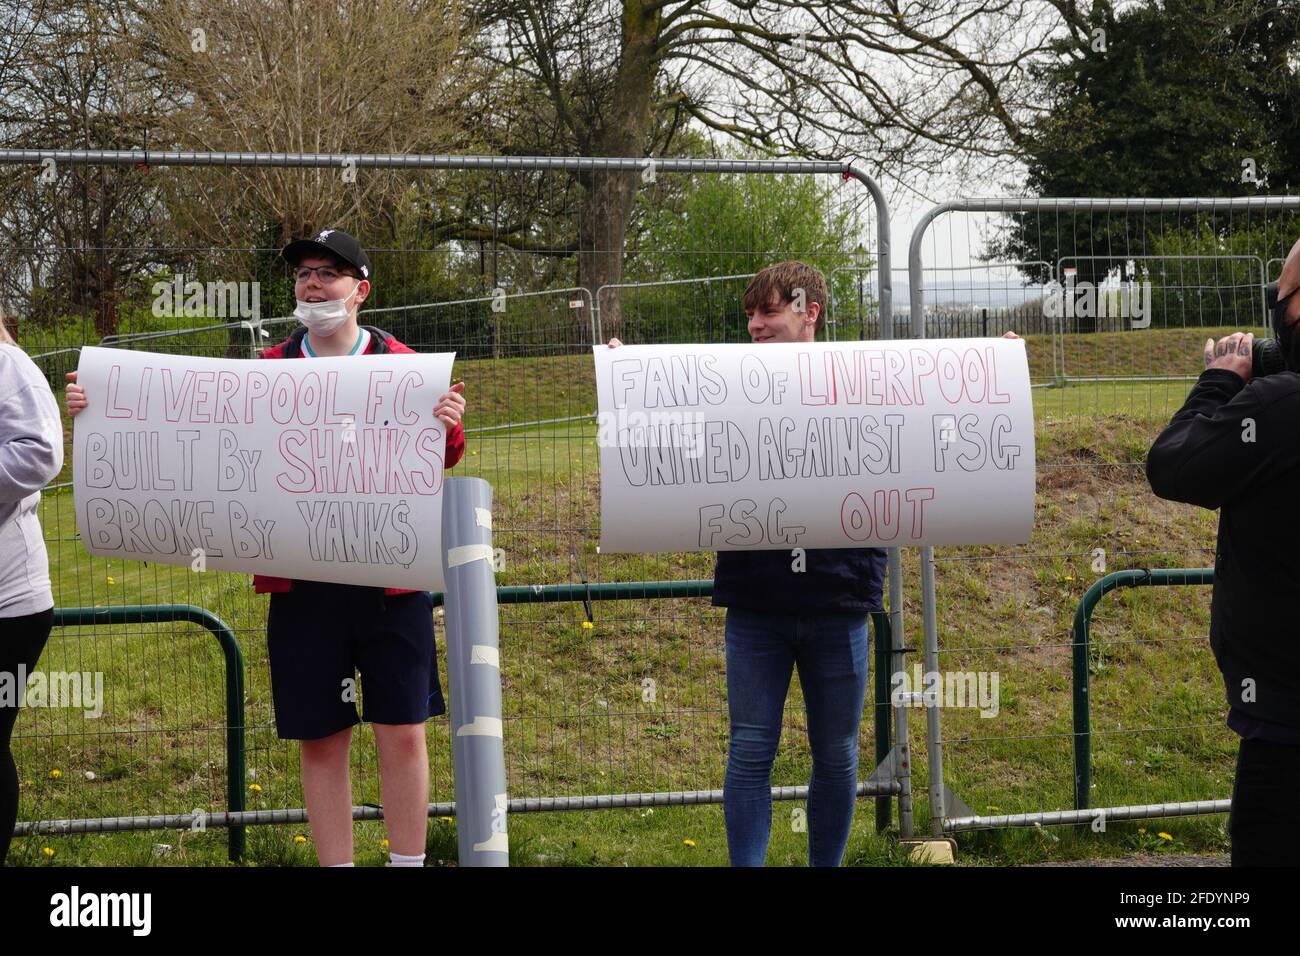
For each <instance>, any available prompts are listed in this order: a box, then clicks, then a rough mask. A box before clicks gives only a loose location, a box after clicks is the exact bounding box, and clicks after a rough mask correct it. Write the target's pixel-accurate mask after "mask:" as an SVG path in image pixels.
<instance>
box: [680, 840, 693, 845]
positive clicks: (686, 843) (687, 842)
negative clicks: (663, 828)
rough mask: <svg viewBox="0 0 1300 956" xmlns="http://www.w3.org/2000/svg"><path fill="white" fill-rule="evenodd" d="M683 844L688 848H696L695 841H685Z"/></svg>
mask: <svg viewBox="0 0 1300 956" xmlns="http://www.w3.org/2000/svg"><path fill="white" fill-rule="evenodd" d="M682 843H684V844H685V845H686V846H695V841H694V840H683V841H682Z"/></svg>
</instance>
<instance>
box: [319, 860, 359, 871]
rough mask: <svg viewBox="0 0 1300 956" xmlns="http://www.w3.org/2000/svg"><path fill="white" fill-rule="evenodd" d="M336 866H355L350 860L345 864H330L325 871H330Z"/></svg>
mask: <svg viewBox="0 0 1300 956" xmlns="http://www.w3.org/2000/svg"><path fill="white" fill-rule="evenodd" d="M336 866H356V864H355V863H353V862H352V861H351V860H348V862H346V863H331V864H330V865H329V866H328V867H326V869H328V870H332V869H334V867H336Z"/></svg>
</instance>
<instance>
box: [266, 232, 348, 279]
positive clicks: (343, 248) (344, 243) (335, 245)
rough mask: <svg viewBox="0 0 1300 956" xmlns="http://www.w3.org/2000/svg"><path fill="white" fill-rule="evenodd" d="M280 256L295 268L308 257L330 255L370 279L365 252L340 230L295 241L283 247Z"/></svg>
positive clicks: (319, 233)
mask: <svg viewBox="0 0 1300 956" xmlns="http://www.w3.org/2000/svg"><path fill="white" fill-rule="evenodd" d="M280 255H282V256H284V258H285V260H286V261H287V262H288V263H289V265H291V266H296V265H297V264H298V263H299V262H301V261H302V260H303V259H306V258H307V257H308V256H319V255H330V256H333V257H334V258H336V259H339V260H340V261H342V262H345V263H347V264H348V265H350V266H351V267H352V268H354V269H356V270H357V271H358V272H360V273H361V278H363V279H369V278H370V257H369V256H367V255H366V250H364V249H362V248H361V243H359V242H357V241H356V240H355V239H353V238H352V237H351V236H349V235H348V234H347V233H346V232H344V231H343V230H342V229H322V230H321V231H320V232H318V233H317V234H316V235H314V236H312V238H310V239H295V240H294V241H293V242H291V243H289V244H288V245H287V246H285V247H284V249H283V251H282V252H281V253H280Z"/></svg>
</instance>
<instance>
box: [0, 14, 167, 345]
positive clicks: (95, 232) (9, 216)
mask: <svg viewBox="0 0 1300 956" xmlns="http://www.w3.org/2000/svg"><path fill="white" fill-rule="evenodd" d="M14 6H15V9H13V10H10V11H8V13H9V15H10V17H11V19H9V22H10V23H12V24H13V25H14V30H13V32H12V33H11V34H10V35H9V38H8V41H7V42H5V43H4V44H2V45H0V92H2V93H3V102H4V112H3V116H2V117H0V128H2V129H3V139H4V142H5V143H6V145H8V146H10V147H14V148H28V149H42V148H44V149H67V148H70V147H71V148H81V149H115V148H129V147H132V146H135V145H137V144H138V143H139V142H140V140H141V138H142V136H143V134H144V131H145V129H147V127H148V125H149V123H150V120H151V117H152V116H153V115H154V112H155V106H154V104H155V101H156V97H155V96H154V95H153V91H152V90H151V89H150V88H149V84H148V81H147V77H145V76H144V74H143V73H142V71H141V70H140V69H139V66H138V64H136V63H135V62H134V61H133V60H132V58H131V57H130V56H129V55H128V54H127V51H126V49H125V48H124V46H123V43H122V38H123V37H124V36H126V35H129V34H130V33H131V31H132V23H131V22H130V14H129V12H126V11H124V10H123V9H122V8H121V6H120V5H119V4H117V3H113V2H100V3H87V2H85V0H41V2H39V3H37V4H34V5H31V6H24V5H22V4H17V5H14ZM156 198H157V192H156V183H155V182H154V181H153V179H152V178H151V177H150V176H149V175H148V172H147V171H146V170H141V169H135V168H132V167H129V166H116V167H91V166H77V165H73V166H69V167H66V168H59V167H56V166H55V165H53V164H51V163H47V164H45V165H44V166H43V167H42V168H40V169H38V170H33V169H32V168H31V167H29V166H13V167H7V168H4V169H2V170H0V237H2V238H3V241H4V243H5V244H6V245H7V246H8V247H9V249H10V254H9V255H7V256H5V257H4V261H3V263H0V281H2V282H3V283H4V294H5V296H6V298H7V299H9V300H10V302H11V303H12V304H14V305H15V306H16V307H17V311H19V312H20V313H26V314H27V315H28V316H29V317H30V318H33V319H35V320H37V321H43V320H47V319H50V318H52V317H53V316H56V315H61V314H65V313H67V312H69V311H77V310H84V312H85V313H86V314H88V315H90V316H91V317H92V318H93V323H94V329H95V332H96V333H97V334H98V335H100V336H103V335H110V334H112V333H113V332H115V331H116V329H117V323H118V304H119V301H120V299H121V288H122V285H123V283H125V282H127V281H128V280H129V279H130V277H131V276H132V275H134V274H135V273H136V272H137V271H138V270H139V269H140V268H142V267H143V266H144V265H145V264H146V263H147V262H148V260H149V258H150V250H149V245H150V242H149V237H150V236H151V235H154V234H156V231H157V228H158V225H159V222H160V220H161V216H160V213H159V210H158V209H157V206H156Z"/></svg>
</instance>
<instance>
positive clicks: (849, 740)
mask: <svg viewBox="0 0 1300 956" xmlns="http://www.w3.org/2000/svg"><path fill="white" fill-rule="evenodd" d="M826 299H827V291H826V279H825V277H823V276H822V274H821V273H820V272H819V271H817V270H816V269H814V268H813V267H812V266H809V265H805V264H804V263H802V262H793V261H791V262H778V263H776V264H775V265H771V266H768V267H767V268H766V269H763V270H762V271H761V272H759V273H758V274H757V275H756V276H754V278H753V279H752V280H751V281H750V283H749V285H748V287H747V288H746V289H745V295H744V299H743V305H744V309H745V315H746V316H747V317H748V319H749V337H750V339H751V340H753V341H754V342H812V341H814V340H815V338H816V335H817V332H818V330H820V328H821V327H822V324H823V322H824V321H825V319H824V312H825V310H826ZM609 344H610V346H611V347H613V346H617V345H619V344H621V343H620V342H619V341H618V339H611V340H610V343H609ZM884 577H885V552H884V551H883V550H881V549H879V548H808V549H805V551H804V554H803V555H802V559H797V558H796V556H795V555H793V554H792V553H791V552H790V551H719V552H718V559H717V566H716V568H715V570H714V572H713V603H714V605H715V606H718V607H725V608H726V609H727V618H726V645H727V709H728V712H729V714H730V722H731V742H730V746H729V750H728V754H727V773H726V779H725V782H724V784H723V795H722V807H723V815H724V817H725V819H726V826H727V851H728V854H729V855H730V857H731V863H732V865H733V866H762V865H763V861H764V859H765V858H766V856H767V843H768V837H769V835H770V834H771V829H772V763H773V761H774V760H775V759H776V748H777V744H778V743H779V742H780V739H781V717H782V714H783V712H784V709H785V698H786V694H787V692H788V691H789V689H790V676H791V674H792V673H793V671H794V669H795V668H796V667H797V668H798V669H799V685H800V687H802V688H803V696H804V709H805V712H806V714H807V718H808V739H809V743H810V744H811V748H812V758H813V769H812V779H811V780H810V782H809V786H808V862H809V863H810V864H811V865H813V866H838V865H839V864H840V861H841V859H842V858H843V856H844V849H845V847H846V846H847V845H848V839H849V827H850V825H851V824H852V822H853V808H854V803H855V801H856V798H857V786H858V726H859V724H860V723H861V720H862V706H863V701H864V700H865V698H866V690H867V666H868V662H869V656H868V647H867V617H868V615H869V614H870V613H871V612H872V611H878V610H880V609H881V608H882V606H883V605H882V591H883V582H884Z"/></svg>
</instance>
